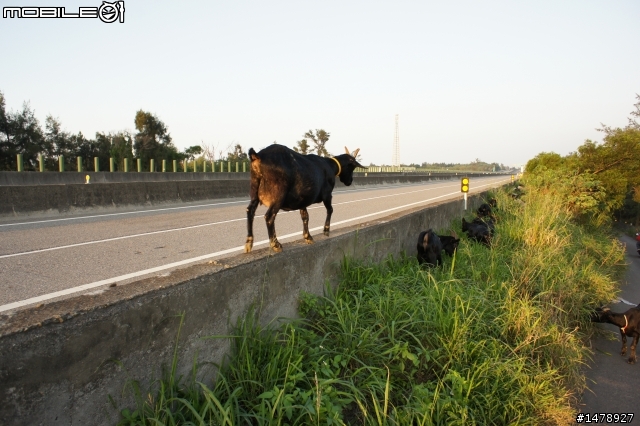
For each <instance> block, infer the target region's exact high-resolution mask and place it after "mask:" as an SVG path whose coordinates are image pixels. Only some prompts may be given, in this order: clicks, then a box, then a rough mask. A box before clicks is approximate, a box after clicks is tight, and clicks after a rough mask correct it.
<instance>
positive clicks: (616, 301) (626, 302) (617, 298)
mask: <svg viewBox="0 0 640 426" xmlns="http://www.w3.org/2000/svg"><path fill="white" fill-rule="evenodd" d="M619 302H622V303H624V304H625V305H629V306H638V304H637V303H631V302H629V301H628V300H625V299H623V298H622V297H616V298H615V299H613V300H612V301H611V303H619Z"/></svg>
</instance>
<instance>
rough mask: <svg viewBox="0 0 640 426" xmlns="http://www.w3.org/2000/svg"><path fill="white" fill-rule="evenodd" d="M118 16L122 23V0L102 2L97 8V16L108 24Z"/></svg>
mask: <svg viewBox="0 0 640 426" xmlns="http://www.w3.org/2000/svg"><path fill="white" fill-rule="evenodd" d="M118 17H120V22H122V23H124V1H114V2H113V3H109V2H106V1H103V2H102V6H100V9H98V18H100V20H101V21H102V22H105V23H107V24H110V23H112V22H115V20H116V19H118Z"/></svg>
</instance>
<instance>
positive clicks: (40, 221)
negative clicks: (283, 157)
mask: <svg viewBox="0 0 640 426" xmlns="http://www.w3.org/2000/svg"><path fill="white" fill-rule="evenodd" d="M248 201H249V199H247V200H241V201H228V202H224V203H211V204H198V205H195V206H180V207H166V208H163V209H152V210H138V211H135V212H121V213H105V214H96V215H92V216H78V217H63V218H59V219H46V220H35V221H32V222H19V223H2V224H0V226H18V225H34V224H39V223H47V222H62V221H65V220H80V219H93V218H96V217H109V216H122V215H126V214H140V213H151V212H162V211H169V210H180V209H195V208H198V207H210V206H222V205H225V204H238V203H246V202H248Z"/></svg>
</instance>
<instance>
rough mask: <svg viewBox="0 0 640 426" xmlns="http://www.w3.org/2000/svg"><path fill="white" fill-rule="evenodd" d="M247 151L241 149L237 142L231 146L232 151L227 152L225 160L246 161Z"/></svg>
mask: <svg viewBox="0 0 640 426" xmlns="http://www.w3.org/2000/svg"><path fill="white" fill-rule="evenodd" d="M247 159H248V157H247V153H246V152H244V151H243V150H242V145H240V144H239V143H238V144H236V145H235V146H234V147H233V151H229V152H228V153H227V161H247Z"/></svg>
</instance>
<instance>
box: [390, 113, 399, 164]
mask: <svg viewBox="0 0 640 426" xmlns="http://www.w3.org/2000/svg"><path fill="white" fill-rule="evenodd" d="M391 165H392V166H396V167H400V129H399V127H398V114H396V133H395V136H394V137H393V156H392V158H391Z"/></svg>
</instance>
